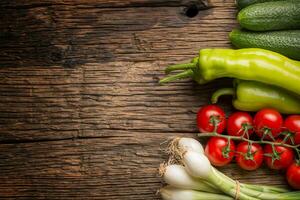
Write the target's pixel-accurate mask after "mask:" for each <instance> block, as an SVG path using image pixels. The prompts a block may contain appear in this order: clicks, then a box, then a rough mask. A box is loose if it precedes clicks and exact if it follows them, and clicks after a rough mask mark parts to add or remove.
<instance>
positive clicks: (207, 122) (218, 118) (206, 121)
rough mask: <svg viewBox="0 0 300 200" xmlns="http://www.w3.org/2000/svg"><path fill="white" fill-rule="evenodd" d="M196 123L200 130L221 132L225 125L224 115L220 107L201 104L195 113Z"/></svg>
mask: <svg viewBox="0 0 300 200" xmlns="http://www.w3.org/2000/svg"><path fill="white" fill-rule="evenodd" d="M197 125H198V128H199V131H200V132H213V131H214V129H215V126H216V127H217V129H216V132H217V133H222V132H223V131H224V129H225V126H226V117H225V113H224V111H223V109H222V108H220V107H219V106H216V105H207V106H203V107H202V108H201V109H200V110H199V111H198V113H197Z"/></svg>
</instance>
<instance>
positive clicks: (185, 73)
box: [159, 69, 194, 84]
mask: <svg viewBox="0 0 300 200" xmlns="http://www.w3.org/2000/svg"><path fill="white" fill-rule="evenodd" d="M193 75H194V72H193V70H191V69H188V70H185V71H183V72H181V73H179V74H175V75H172V76H168V77H166V78H163V79H161V80H160V81H159V83H160V84H164V83H168V82H171V81H175V80H178V79H183V78H188V77H192V76H193Z"/></svg>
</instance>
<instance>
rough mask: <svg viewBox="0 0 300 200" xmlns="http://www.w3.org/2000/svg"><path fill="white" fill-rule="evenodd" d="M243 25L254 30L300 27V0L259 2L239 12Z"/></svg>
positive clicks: (239, 19) (239, 18)
mask: <svg viewBox="0 0 300 200" xmlns="http://www.w3.org/2000/svg"><path fill="white" fill-rule="evenodd" d="M238 21H239V23H240V25H241V27H243V28H246V29H248V30H252V31H270V30H284V29H298V28H300V0H297V1H295V0H294V1H274V2H271V1H270V2H265V3H257V4H253V5H250V6H248V7H246V8H243V9H242V10H241V11H240V12H239V14H238Z"/></svg>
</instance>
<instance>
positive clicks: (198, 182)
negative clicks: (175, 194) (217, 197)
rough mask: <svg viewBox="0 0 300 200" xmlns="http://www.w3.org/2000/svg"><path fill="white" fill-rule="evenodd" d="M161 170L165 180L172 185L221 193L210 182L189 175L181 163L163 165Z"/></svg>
mask: <svg viewBox="0 0 300 200" xmlns="http://www.w3.org/2000/svg"><path fill="white" fill-rule="evenodd" d="M160 171H161V173H162V177H163V180H164V181H165V182H166V183H167V184H169V185H171V186H174V187H177V188H182V189H193V190H199V191H205V192H211V193H220V190H218V189H216V188H215V187H214V186H213V185H211V184H210V183H208V182H206V181H204V180H202V179H197V178H195V177H192V176H191V175H189V174H188V173H187V172H186V170H185V168H184V167H183V166H181V165H168V166H162V167H161V169H160Z"/></svg>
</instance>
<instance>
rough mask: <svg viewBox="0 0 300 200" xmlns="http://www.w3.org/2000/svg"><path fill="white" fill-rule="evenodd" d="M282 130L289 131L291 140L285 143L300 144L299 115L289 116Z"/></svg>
mask: <svg viewBox="0 0 300 200" xmlns="http://www.w3.org/2000/svg"><path fill="white" fill-rule="evenodd" d="M283 126H284V128H285V129H287V131H289V133H290V134H292V135H291V138H289V139H288V140H287V141H289V143H292V144H296V145H297V144H300V115H290V116H288V117H287V118H286V119H285V121H284V125H283Z"/></svg>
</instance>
